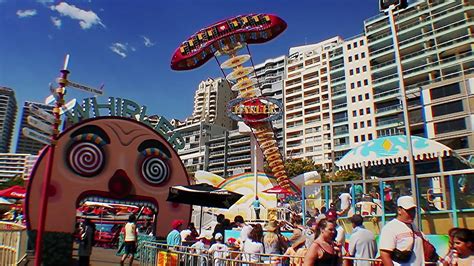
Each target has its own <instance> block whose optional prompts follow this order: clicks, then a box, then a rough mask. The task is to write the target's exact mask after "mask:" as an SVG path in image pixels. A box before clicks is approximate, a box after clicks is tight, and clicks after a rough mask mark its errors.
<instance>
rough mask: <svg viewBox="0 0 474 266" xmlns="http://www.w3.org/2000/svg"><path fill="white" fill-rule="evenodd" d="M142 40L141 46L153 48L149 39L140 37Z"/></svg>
mask: <svg viewBox="0 0 474 266" xmlns="http://www.w3.org/2000/svg"><path fill="white" fill-rule="evenodd" d="M142 38H143V44H144V45H145V46H146V47H152V46H155V43H153V42H151V40H150V38H148V37H146V36H142Z"/></svg>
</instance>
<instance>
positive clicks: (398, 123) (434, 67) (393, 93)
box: [364, 0, 474, 156]
mask: <svg viewBox="0 0 474 266" xmlns="http://www.w3.org/2000/svg"><path fill="white" fill-rule="evenodd" d="M473 11H474V6H473V5H472V1H468V0H453V1H418V2H416V3H413V4H412V5H410V6H409V7H408V8H406V9H401V10H396V11H394V21H395V22H394V24H395V29H396V31H397V32H396V34H397V35H396V36H397V37H398V46H399V53H400V59H401V65H402V69H403V82H404V86H405V92H406V100H407V106H408V108H407V109H408V110H407V111H408V117H409V121H404V119H403V115H402V112H403V111H404V110H403V108H402V105H401V102H400V100H401V99H400V97H401V93H400V87H399V75H398V73H397V64H396V60H395V50H394V49H395V48H394V43H393V40H392V34H394V33H393V32H392V30H391V27H390V20H389V17H388V15H387V14H384V13H381V14H380V15H378V16H375V17H373V18H369V19H367V20H366V21H365V22H364V28H365V35H366V36H367V41H368V49H369V56H370V66H371V71H372V86H373V94H374V106H375V126H376V130H377V136H378V137H381V136H386V135H396V134H404V132H405V122H408V123H409V128H410V132H411V134H412V135H418V136H423V137H427V138H430V139H434V140H436V141H439V142H441V143H444V144H446V145H447V146H449V147H451V148H453V149H455V150H456V151H457V152H458V153H459V154H460V155H465V156H467V155H469V154H474V135H473V129H474V128H473V124H474V119H473V117H474V116H473V115H474V111H473V110H474V108H473V107H474V104H473V103H474V96H473V95H474V94H473V92H474V53H473V48H474V47H473V41H474V39H473V31H474V30H473V25H472V21H473V17H474V12H473Z"/></svg>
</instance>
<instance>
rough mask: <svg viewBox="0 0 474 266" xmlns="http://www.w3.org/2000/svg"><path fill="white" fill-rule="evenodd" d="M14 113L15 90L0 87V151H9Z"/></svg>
mask: <svg viewBox="0 0 474 266" xmlns="http://www.w3.org/2000/svg"><path fill="white" fill-rule="evenodd" d="M16 113H17V103H16V98H15V92H14V91H13V90H12V89H10V88H6V87H0V152H3V153H8V152H9V151H10V147H11V143H12V138H13V132H14V128H15V118H16Z"/></svg>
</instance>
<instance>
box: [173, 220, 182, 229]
mask: <svg viewBox="0 0 474 266" xmlns="http://www.w3.org/2000/svg"><path fill="white" fill-rule="evenodd" d="M181 225H183V220H173V221H172V222H171V227H172V228H173V229H178V227H180V226H181Z"/></svg>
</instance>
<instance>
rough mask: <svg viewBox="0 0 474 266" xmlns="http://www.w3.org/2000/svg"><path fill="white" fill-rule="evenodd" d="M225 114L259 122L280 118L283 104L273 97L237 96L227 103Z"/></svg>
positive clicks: (249, 121)
mask: <svg viewBox="0 0 474 266" xmlns="http://www.w3.org/2000/svg"><path fill="white" fill-rule="evenodd" d="M227 114H228V115H229V117H230V118H232V119H234V120H236V121H244V122H246V123H260V122H268V121H274V120H278V119H280V118H281V116H282V114H283V106H282V104H281V102H280V101H278V100H277V99H273V98H266V97H255V98H250V99H248V98H237V99H234V100H231V101H229V102H228V103H227Z"/></svg>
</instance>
